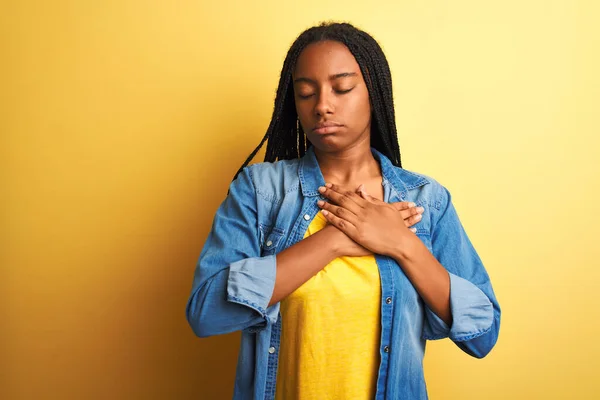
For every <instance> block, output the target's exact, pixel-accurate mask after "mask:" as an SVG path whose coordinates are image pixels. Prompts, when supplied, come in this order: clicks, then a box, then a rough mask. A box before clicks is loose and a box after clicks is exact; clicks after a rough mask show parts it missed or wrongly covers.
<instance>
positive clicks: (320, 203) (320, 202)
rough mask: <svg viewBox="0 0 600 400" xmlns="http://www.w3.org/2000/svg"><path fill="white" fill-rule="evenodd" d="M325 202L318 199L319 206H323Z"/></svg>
mask: <svg viewBox="0 0 600 400" xmlns="http://www.w3.org/2000/svg"><path fill="white" fill-rule="evenodd" d="M323 204H325V202H324V201H323V200H319V201H317V205H318V206H319V207H323Z"/></svg>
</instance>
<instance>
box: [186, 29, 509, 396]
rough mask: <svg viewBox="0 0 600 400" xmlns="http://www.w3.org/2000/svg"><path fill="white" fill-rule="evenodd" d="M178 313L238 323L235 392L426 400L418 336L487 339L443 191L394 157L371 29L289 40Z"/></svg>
mask: <svg viewBox="0 0 600 400" xmlns="http://www.w3.org/2000/svg"><path fill="white" fill-rule="evenodd" d="M265 141H267V151H266V156H265V162H264V163H258V164H254V165H251V166H247V164H248V163H249V161H250V160H251V159H252V157H254V155H255V154H256V152H257V151H258V150H259V149H260V147H261V146H262V145H263V143H264V142H265ZM319 211H321V212H319ZM187 318H188V321H189V323H190V325H191V327H192V329H193V330H194V332H195V333H196V334H197V335H198V336H200V337H205V336H211V335H217V334H223V333H228V332H233V331H238V330H241V331H242V343H241V349H240V354H239V360H238V366H237V374H236V380H235V389H234V398H235V399H251V398H254V399H273V398H276V399H372V398H377V399H399V398H403V399H426V398H427V391H426V385H425V381H424V377H423V367H422V360H423V355H424V351H425V341H426V340H433V339H441V338H450V339H451V340H452V341H454V342H455V343H456V344H457V345H458V347H460V348H461V349H462V350H464V351H465V352H467V353H468V354H470V355H472V356H474V357H478V358H481V357H484V356H485V355H486V354H487V353H488V352H489V351H490V350H491V349H492V347H493V346H494V344H495V343H496V340H497V337H498V331H499V326H500V308H499V305H498V302H497V300H496V298H495V295H494V292H493V289H492V286H491V283H490V280H489V277H488V274H487V273H486V271H485V268H484V266H483V264H482V262H481V260H480V258H479V257H478V255H477V253H476V251H475V249H474V248H473V246H472V244H471V242H470V241H469V239H468V237H467V235H466V233H465V231H464V229H463V227H462V225H461V223H460V221H459V219H458V216H457V213H456V210H455V209H454V206H453V205H452V203H451V199H450V194H449V192H448V191H447V190H446V189H445V188H444V187H443V186H442V185H440V184H439V183H438V182H436V181H435V180H434V179H432V178H430V177H427V176H425V175H421V174H417V173H413V172H409V171H407V170H405V169H402V168H401V162H400V151H399V148H398V141H397V134H396V126H395V116H394V107H393V101H392V83H391V75H390V70H389V66H388V63H387V61H386V59H385V56H384V54H383V52H382V50H381V48H380V47H379V45H378V44H377V43H376V42H375V40H374V39H373V38H372V37H371V36H369V35H368V34H367V33H365V32H363V31H361V30H359V29H357V28H355V27H353V26H352V25H349V24H337V23H332V24H322V25H320V26H317V27H313V28H310V29H308V30H307V31H305V32H303V33H302V34H301V35H300V36H299V37H298V38H297V40H296V41H295V42H294V44H293V45H292V47H291V48H290V50H289V52H288V54H287V57H286V59H285V62H284V65H283V69H282V72H281V79H280V82H279V87H278V90H277V95H276V99H275V109H274V112H273V118H272V120H271V123H270V125H269V128H268V130H267V133H266V135H265V137H264V138H263V140H262V142H261V143H260V144H259V146H258V147H257V148H256V149H255V150H254V152H253V153H252V154H251V155H250V157H248V159H247V160H246V162H245V163H244V165H243V166H242V168H240V170H239V171H238V173H237V174H236V178H235V179H234V181H233V182H232V184H231V186H230V192H229V193H228V196H227V198H226V199H225V200H224V202H223V203H222V204H221V206H220V207H219V209H218V210H217V213H216V215H215V218H214V221H213V225H212V230H211V232H210V234H209V236H208V239H207V241H206V243H205V245H204V248H203V249H202V252H201V255H200V258H199V261H198V264H197V268H196V272H195V277H194V282H193V288H192V292H191V296H190V298H189V301H188V304H187Z"/></svg>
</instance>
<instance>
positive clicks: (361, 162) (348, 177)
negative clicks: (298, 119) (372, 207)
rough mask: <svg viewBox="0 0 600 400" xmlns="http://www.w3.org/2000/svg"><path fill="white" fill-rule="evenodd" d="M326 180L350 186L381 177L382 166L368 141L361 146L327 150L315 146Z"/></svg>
mask: <svg viewBox="0 0 600 400" xmlns="http://www.w3.org/2000/svg"><path fill="white" fill-rule="evenodd" d="M314 151H315V156H316V157H317V161H318V163H319V167H320V168H321V173H322V174H323V177H324V178H325V182H332V183H335V184H339V185H343V186H349V185H355V184H360V183H366V182H368V181H370V180H373V179H380V178H381V168H380V165H379V163H378V162H377V160H376V159H375V157H373V153H371V147H370V143H369V142H368V141H366V142H365V143H363V144H361V145H359V146H353V147H351V148H348V149H344V150H339V151H332V152H327V151H323V150H319V149H317V148H314Z"/></svg>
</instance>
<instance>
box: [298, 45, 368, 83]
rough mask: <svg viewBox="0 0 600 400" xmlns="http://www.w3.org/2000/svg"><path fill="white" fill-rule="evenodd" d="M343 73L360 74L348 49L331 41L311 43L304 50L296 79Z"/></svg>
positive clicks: (299, 59) (299, 58)
mask: <svg viewBox="0 0 600 400" xmlns="http://www.w3.org/2000/svg"><path fill="white" fill-rule="evenodd" d="M343 72H356V73H358V74H359V75H361V74H360V67H359V66H358V63H357V62H356V59H355V58H354V56H353V55H352V53H351V52H350V50H348V48H347V47H346V46H345V45H344V44H342V43H340V42H335V41H331V40H327V41H323V42H317V43H311V44H309V45H308V46H306V47H305V48H304V50H302V52H301V53H300V56H298V61H297V62H296V68H295V69H294V77H297V76H306V77H319V76H323V77H328V76H330V75H334V74H339V73H343Z"/></svg>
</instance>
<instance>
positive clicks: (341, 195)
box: [318, 183, 424, 256]
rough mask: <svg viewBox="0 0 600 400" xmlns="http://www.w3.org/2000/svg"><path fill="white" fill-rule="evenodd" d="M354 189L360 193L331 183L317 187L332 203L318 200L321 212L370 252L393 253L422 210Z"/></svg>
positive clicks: (331, 222) (361, 189)
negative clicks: (388, 201) (376, 197)
mask: <svg viewBox="0 0 600 400" xmlns="http://www.w3.org/2000/svg"><path fill="white" fill-rule="evenodd" d="M357 191H358V192H359V193H360V195H359V194H358V193H356V192H354V191H351V190H346V189H344V188H342V187H340V186H338V185H333V184H331V183H328V184H326V186H325V187H321V188H319V192H321V194H322V195H323V196H325V197H326V198H327V199H329V200H331V201H333V202H334V203H335V205H334V204H331V203H329V202H325V201H319V202H318V205H319V207H321V208H322V209H323V215H324V216H325V218H326V219H327V221H328V222H329V223H330V224H332V225H334V226H335V227H336V228H338V229H339V230H340V231H342V232H343V233H345V234H346V235H347V236H348V237H349V238H350V239H352V240H353V241H354V242H356V243H357V244H359V245H361V246H362V247H364V248H366V249H368V250H370V251H371V252H373V253H377V254H383V255H390V256H391V255H393V254H395V253H396V251H397V250H398V246H399V245H400V244H401V243H402V242H403V241H404V240H402V238H403V237H404V238H407V239H408V238H409V236H408V235H410V233H409V232H410V231H411V230H409V227H410V226H412V225H413V224H414V223H416V222H418V221H419V220H420V219H421V213H422V212H423V211H424V210H423V209H422V207H419V208H416V209H415V207H410V204H408V205H407V204H405V203H406V202H401V203H393V204H388V203H385V202H383V201H381V200H378V199H375V198H374V197H372V196H370V195H368V194H367V193H366V191H365V190H364V188H363V186H362V185H361V186H359V188H358V189H357ZM403 203H404V204H403ZM407 206H408V208H407ZM398 211H400V212H398ZM412 232H413V233H414V232H415V230H414V229H413V230H412Z"/></svg>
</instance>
